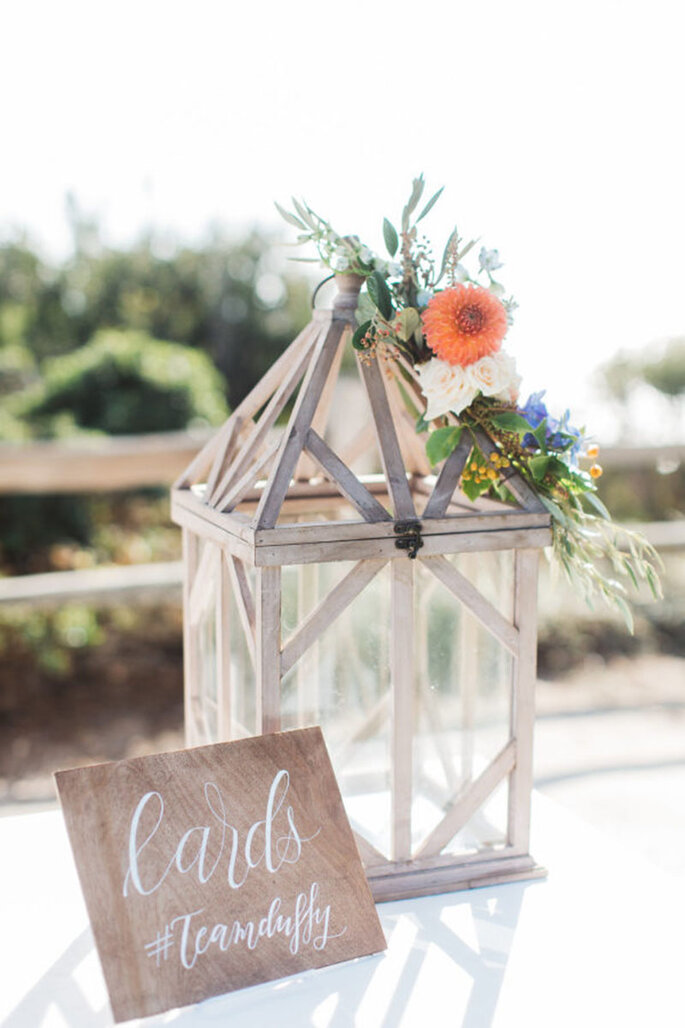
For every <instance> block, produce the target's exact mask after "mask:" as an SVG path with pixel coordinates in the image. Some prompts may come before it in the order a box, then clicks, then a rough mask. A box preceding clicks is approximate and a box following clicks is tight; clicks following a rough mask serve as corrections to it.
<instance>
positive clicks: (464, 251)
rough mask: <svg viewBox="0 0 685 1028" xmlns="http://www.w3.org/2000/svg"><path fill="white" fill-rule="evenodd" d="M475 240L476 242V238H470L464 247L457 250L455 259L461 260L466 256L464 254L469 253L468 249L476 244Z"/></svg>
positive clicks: (471, 248)
mask: <svg viewBox="0 0 685 1028" xmlns="http://www.w3.org/2000/svg"><path fill="white" fill-rule="evenodd" d="M477 242H478V240H477V239H471V240H470V241H469V242H468V243H467V244H466V246H465V247H464V249H463V250H460V251H459V253H458V254H457V260H458V261H463V259H464V257H466V254H467V253H470V251H471V250H473V248H474V246H475V245H476V243H477Z"/></svg>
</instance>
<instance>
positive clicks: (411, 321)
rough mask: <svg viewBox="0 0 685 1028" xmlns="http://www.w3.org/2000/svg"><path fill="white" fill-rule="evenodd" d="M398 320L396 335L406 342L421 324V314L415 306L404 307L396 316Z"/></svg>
mask: <svg viewBox="0 0 685 1028" xmlns="http://www.w3.org/2000/svg"><path fill="white" fill-rule="evenodd" d="M397 321H398V322H399V331H398V335H399V337H400V339H402V340H403V341H404V342H407V341H408V340H409V339H411V337H412V336H413V335H414V332H416V330H417V328H418V327H419V325H420V324H421V316H420V315H419V312H418V311H417V310H416V308H415V307H404V308H403V309H402V310H401V311H400V312H399V314H398V316H397Z"/></svg>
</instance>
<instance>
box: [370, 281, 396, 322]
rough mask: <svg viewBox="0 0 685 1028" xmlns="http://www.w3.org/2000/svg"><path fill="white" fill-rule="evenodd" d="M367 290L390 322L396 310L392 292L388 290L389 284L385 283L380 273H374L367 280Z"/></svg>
mask: <svg viewBox="0 0 685 1028" xmlns="http://www.w3.org/2000/svg"><path fill="white" fill-rule="evenodd" d="M366 288H367V290H368V292H369V296H370V297H371V299H372V300H373V302H374V303H375V305H376V307H377V308H378V310H379V311H380V312H381V314H382V315H383V317H384V318H385V320H386V321H390V319H391V318H392V316H393V313H394V310H395V309H394V307H393V305H392V297H391V295H390V290H389V289H388V283H387V282H386V281H385V279H384V278H383V276H382V275H381V273H380V271H374V272H372V273H371V274H370V275H369V277H368V278H367V280H366Z"/></svg>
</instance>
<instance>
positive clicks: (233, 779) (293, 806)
mask: <svg viewBox="0 0 685 1028" xmlns="http://www.w3.org/2000/svg"><path fill="white" fill-rule="evenodd" d="M281 772H285V773H286V774H285V776H283V775H282V774H280V773H281ZM56 779H57V787H58V791H59V795H60V800H61V802H62V808H63V812H64V818H65V821H66V825H67V829H68V833H69V839H70V842H71V845H72V849H73V851H74V856H75V858H76V864H77V869H78V873H79V878H80V881H81V887H82V889H83V893H84V896H85V900H86V905H87V908H88V914H89V917H90V920H91V924H92V927H93V933H94V936H95V941H96V945H97V949H98V953H99V956H100V960H101V963H102V967H103V971H104V975H105V980H106V983H107V988H108V991H109V995H110V999H111V1003H112V1009H113V1012H114V1016H115V1019H116V1020H117V1021H124V1020H129V1019H130V1018H133V1017H141V1016H149V1015H152V1014H156V1013H160V1012H162V1011H164V1010H168V1009H171V1008H173V1007H179V1006H185V1005H186V1004H189V1003H197V1002H199V1001H201V1000H203V999H205V998H207V997H209V996H215V995H218V994H220V993H224V992H229V991H232V990H234V989H239V988H243V987H245V986H250V985H255V984H258V983H259V982H264V981H269V980H273V979H276V978H282V977H284V976H285V975H290V974H295V973H299V972H302V971H304V970H306V969H308V968H316V967H324V966H327V965H329V964H333V963H337V962H339V961H343V960H348V959H351V958H354V957H358V956H362V955H365V954H370V953H376V952H379V951H380V950H382V949H384V948H385V939H384V937H383V933H382V930H381V927H380V924H379V921H378V917H377V914H376V911H375V909H374V906H373V903H372V900H371V896H370V892H369V888H368V885H367V882H366V879H365V876H364V873H363V870H362V866H361V863H360V860H359V856H358V852H357V847H356V844H355V840H354V836H353V835H352V832H351V830H350V826H349V822H348V821H347V818H346V816H345V813H344V810H343V806H342V801H341V798H340V793H339V790H338V786H337V784H336V781H335V778H334V776H333V771H332V768H331V764H330V760H329V758H328V754H327V752H326V748H325V745H324V742H323V736H322V734H321V730H320V729H319V728H310V729H304V730H301V731H296V732H286V733H283V734H277V735H267V736H259V737H256V738H252V739H244V740H240V741H237V742H231V743H220V744H218V745H215V746H205V747H199V748H196V749H193V750H182V751H179V752H177V753H164V754H157V755H154V756H151V757H140V758H135V759H132V760H127V761H121V762H119V763H110V764H100V765H97V766H94V767H87V768H79V769H76V770H72V771H63V772H58V774H57V775H56ZM274 787H275V792H274ZM270 796H271V802H270ZM144 797H147V800H145V802H143V803H142V806H141V801H143V798H144ZM136 811H139V812H140V814H139V820H138V826H137V830H136V828H135V824H136V821H135V814H136ZM289 811H290V813H289ZM132 828H133V842H132V843H131V842H130V839H131V834H132ZM297 911H299V913H296V912H297ZM287 918H290V921H289V922H287V921H286V919H287ZM296 923H297V924H298V927H297V931H296V929H295V924H296ZM250 925H251V926H252V927H250ZM222 926H225V928H223V930H222ZM202 928H205V929H206V930H205V931H204V933H203V932H202ZM184 929H185V934H186V936H187V938H186V939H185V941H184ZM251 941H252V942H253V943H254V947H253V948H250V942H251ZM224 943H225V945H224Z"/></svg>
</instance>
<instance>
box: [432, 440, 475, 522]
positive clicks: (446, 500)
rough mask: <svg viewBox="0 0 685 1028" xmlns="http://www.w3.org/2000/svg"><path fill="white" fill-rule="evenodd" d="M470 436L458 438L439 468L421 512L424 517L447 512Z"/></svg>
mask: <svg viewBox="0 0 685 1028" xmlns="http://www.w3.org/2000/svg"><path fill="white" fill-rule="evenodd" d="M471 446H472V442H471V437H470V436H467V438H462V439H460V440H459V443H458V444H457V446H456V448H455V449H454V450H452V452H451V454H450V455H449V457H448V458H447V460H446V461H445V463H444V464H443V466H442V468H441V469H440V474H439V475H438V479H437V482H436V483H435V487H434V489H433V492H432V493H431V496H430V498H429V500H428V503H427V504H426V507H425V509H424V512H423V516H424V518H442V517H444V516H445V513H446V512H447V508H448V507H449V505H450V501H451V500H452V497H453V496H454V490H455V489H456V488H457V482H458V481H459V478H460V476H461V473H462V471H463V470H464V465H465V464H466V460H467V458H468V455H469V453H470V452H471Z"/></svg>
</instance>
